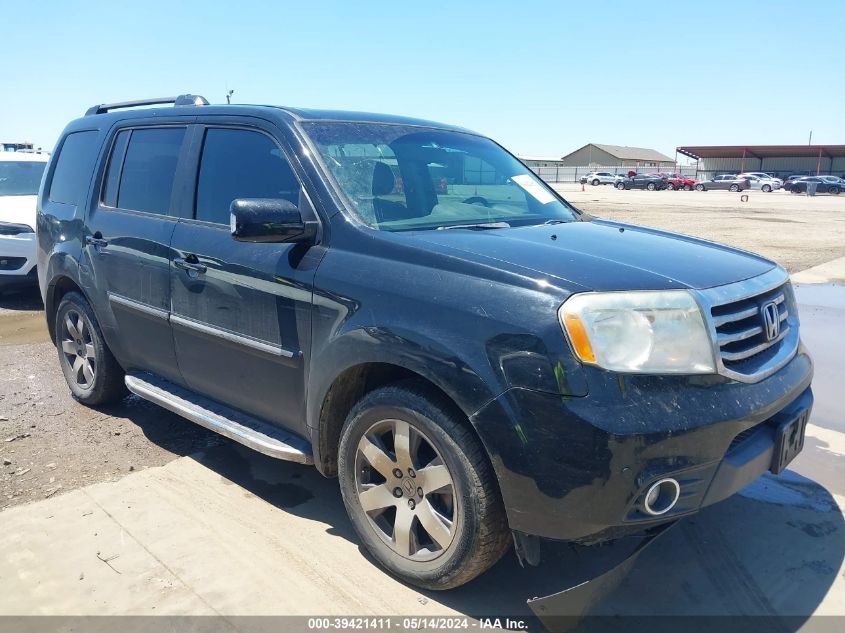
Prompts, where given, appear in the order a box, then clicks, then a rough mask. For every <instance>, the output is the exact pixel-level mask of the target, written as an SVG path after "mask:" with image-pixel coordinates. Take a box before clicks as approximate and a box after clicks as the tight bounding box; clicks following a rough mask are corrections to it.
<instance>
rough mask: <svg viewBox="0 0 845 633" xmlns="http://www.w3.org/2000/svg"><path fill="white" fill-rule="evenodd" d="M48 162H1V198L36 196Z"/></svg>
mask: <svg viewBox="0 0 845 633" xmlns="http://www.w3.org/2000/svg"><path fill="white" fill-rule="evenodd" d="M46 165H47V163H46V162H41V161H34V160H27V161H23V160H22V161H9V160H0V196H34V195H35V194H36V193H38V186H39V185H40V184H41V175H42V174H43V173H44V167H45V166H46Z"/></svg>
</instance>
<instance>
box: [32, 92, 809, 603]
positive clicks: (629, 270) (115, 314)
mask: <svg viewBox="0 0 845 633" xmlns="http://www.w3.org/2000/svg"><path fill="white" fill-rule="evenodd" d="M163 103H172V104H173V107H154V108H149V107H146V108H132V107H131V106H142V105H143V106H151V105H161V104H163ZM362 148H364V149H363V151H362ZM392 165H395V166H397V169H398V171H399V172H400V173H402V175H403V176H404V177H405V187H404V188H403V192H402V193H401V194H400V193H398V192H397V191H396V177H395V172H394V171H393V169H392ZM479 165H483V166H484V170H483V171H480V170H479V168H478V166H479ZM432 167H436V168H437V169H441V168H444V167H445V168H446V169H448V171H449V175H448V177H447V176H443V177H446V178H447V181H448V184H447V191H446V193H442V192H438V191H437V190H436V188H435V186H434V183H433V180H434V179H433V178H432V172H431V169H432ZM635 180H640V181H644V180H643V179H642V178H639V179H638V178H634V179H632V181H635ZM658 180H659V179H658ZM411 182H413V183H414V186H410V184H409V183H411ZM650 182H652V184H655V185H656V182H654V181H653V180H652V181H650ZM37 229H38V236H39V239H38V242H37V249H38V277H39V282H40V288H41V294H42V297H43V300H44V306H45V315H46V319H47V324H48V327H49V332H50V336H51V337H52V339H53V341H54V343H55V345H56V350H57V356H58V363H59V365H60V367H61V370H62V372H63V374H64V377H65V379H66V381H67V384H68V387H69V389H70V391H71V393H72V394H73V396H74V398H75V399H76V400H77V401H78V402H80V403H82V404H83V405H88V406H101V405H105V404H106V403H114V402H118V401H120V400H121V399H122V398H123V397H124V396H125V395H126V394H127V393H128V392H132V393H134V394H137V395H138V396H139V397H141V398H143V399H146V400H149V401H151V402H153V403H156V404H159V405H161V406H163V407H165V408H167V409H169V410H171V411H174V412H175V413H177V414H179V415H181V416H184V417H185V418H186V419H187V420H190V421H193V422H195V423H197V424H200V425H203V426H205V427H208V428H210V429H212V430H214V431H216V432H218V433H221V434H222V435H225V436H227V437H229V438H231V439H232V440H233V441H235V442H239V443H242V444H244V445H246V446H248V447H250V448H253V449H255V450H257V451H259V452H262V453H265V454H267V455H269V456H271V457H274V458H278V459H283V460H291V461H294V462H300V463H303V464H313V465H314V466H316V467H317V468H318V469H319V471H320V472H321V473H323V474H324V475H326V476H328V477H338V478H339V484H340V491H341V493H342V498H343V503H344V504H345V506H346V509H347V511H348V513H349V517H350V520H351V523H352V525H353V527H354V530H355V533H356V534H357V537H358V539H360V542H361V543H362V545H363V546H364V547H365V548H366V549H367V550H368V551H369V552H370V554H371V555H372V557H373V558H374V560H376V561H377V562H378V563H379V564H381V565H382V566H383V567H384V568H386V569H387V570H389V571H390V572H391V573H393V574H395V575H396V576H397V577H399V578H401V579H402V580H404V581H406V582H408V583H410V584H413V585H417V586H420V587H425V588H427V589H448V588H451V587H457V586H459V585H462V584H464V583H466V582H468V581H469V580H471V579H472V578H474V577H475V576H477V575H479V574H481V573H482V572H484V571H485V570H486V569H488V568H489V567H490V566H491V565H493V564H494V563H495V562H496V561H497V560H498V559H499V558H500V557H501V556H502V555H503V554H504V552H505V551H506V550H507V549H508V548H509V546H510V544H511V543H515V544H516V547H515V550H516V553H517V555H518V556H519V557H520V559H521V560H522V561H523V562H526V563H530V564H536V563H537V562H538V561H539V558H540V552H541V549H540V542H541V541H542V540H544V539H552V540H558V541H568V542H579V543H585V544H589V543H600V542H605V541H608V540H614V539H618V538H620V537H622V536H625V535H630V534H640V535H642V534H644V533H645V534H647V535H648V536H647V538H653V536H654V534H655V531H654V528H655V527H658V526H666V525H668V524H670V523H672V522H674V521H676V520H678V519H679V518H681V517H684V516H689V515H691V514H695V513H696V512H697V511H698V510H699V509H700V508H702V507H705V506H709V505H710V504H713V503H716V502H717V501H720V500H722V499H725V498H726V497H729V496H730V495H732V494H734V493H735V492H736V491H737V490H739V489H740V488H742V487H744V486H745V485H747V484H748V482H750V481H752V480H754V479H755V478H757V477H758V476H760V475H762V474H763V473H765V472H768V471H771V472H773V473H780V472H781V471H783V470H784V468H786V467H787V465H788V464H789V463H790V461H791V460H792V459H793V458H794V457H795V455H796V454H797V453H798V452H799V451H800V450H801V448H802V446H803V439H804V429H805V426H806V423H807V418H808V416H809V412H810V408H811V405H812V392H811V389H810V382H811V378H812V374H813V365H812V362H811V360H810V357H809V356H808V354H807V351H806V349H805V348H804V347H803V346H802V345H801V344H800V336H799V320H798V313H797V304H796V301H795V297H794V294H793V291H792V287H791V285H790V281H789V275H788V274H787V272H786V270H784V269H783V268H782V267H780V266H778V265H777V264H775V263H774V262H772V261H770V260H767V259H765V258H763V257H760V256H758V255H754V254H752V253H748V252H745V251H740V250H737V249H734V248H731V247H728V246H716V245H713V244H712V243H710V242H707V241H704V240H699V239H696V238H693V237H689V236H676V235H673V234H671V233H667V232H665V231H658V230H656V229H649V228H644V227H638V226H635V225H630V224H623V223H618V222H611V221H607V220H600V219H596V218H593V217H591V216H588V215H586V214H583V213H582V212H580V211H578V210H577V209H575V208H574V207H572V206H570V205H569V204H568V203H567V202H566V201H565V200H564V199H563V198H561V197H560V196H559V194H558V193H556V192H555V190H553V189H551V188H550V187H549V186H547V185H546V184H545V183H544V182H543V181H542V180H541V179H540V178H538V177H537V176H536V175H535V174H534V173H533V172H531V170H530V169H528V168H527V167H526V166H524V165H523V164H522V163H521V162H520V161H519V160H517V159H516V158H515V157H514V156H513V155H511V154H509V153H508V152H507V151H505V150H504V149H502V148H501V147H500V146H499V145H498V144H496V143H495V142H493V141H491V140H489V139H487V138H485V137H483V136H480V135H477V134H474V133H470V132H467V131H465V130H463V129H461V128H457V127H452V126H449V125H443V124H434V123H429V122H425V121H420V120H418V119H410V118H404V117H394V116H383V115H377V114H361V113H349V112H332V111H325V110H304V109H291V108H282V107H270V106H245V105H214V106H211V105H207V101H205V100H204V99H202V98H201V97H198V96H195V95H184V96H181V97H177V98H176V99H172V100H156V99H146V100H140V101H137V102H130V103H121V104H114V105H97V106H93V107H92V108H90V109H89V110H88V113H87V115H86V116H84V117H82V118H79V119H77V120H75V121H72V122H71V123H69V124H68V126H67V127H66V128H65V130H64V131H63V133H62V134H61V137H60V139H59V142H58V145H57V149H56V152H55V154H54V155H53V156H52V158H51V159H50V165H49V167H48V169H47V175H46V177H45V179H44V184H43V186H42V188H41V193H40V195H39V199H38V226H37ZM93 450H95V449H94V447H92V451H93ZM197 494H202V491H197ZM324 502H325V503H334V502H335V498H334V496H332V497H331V498H330V499H327V500H325V501H324ZM770 519H773V517H770ZM303 555H305V556H307V553H305V554H303ZM676 562H677V563H678V564H683V562H682V561H676ZM602 582H606V581H602ZM611 584H612V583H611ZM556 599H557V598H555V597H550V598H546V599H541V600H537V601H532V602H531V607H532V608H535V609H542V608H545V607H543V605H544V604H548V601H550V600H551V601H554V600H556Z"/></svg>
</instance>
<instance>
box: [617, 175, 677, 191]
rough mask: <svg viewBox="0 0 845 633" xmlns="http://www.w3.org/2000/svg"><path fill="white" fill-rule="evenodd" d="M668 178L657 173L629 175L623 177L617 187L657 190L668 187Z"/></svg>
mask: <svg viewBox="0 0 845 633" xmlns="http://www.w3.org/2000/svg"><path fill="white" fill-rule="evenodd" d="M666 184H667V182H666V179H665V178H663V177H662V176H658V175H656V174H647V175H646V174H637V175H636V176H629V177H627V178H622V179H620V180H619V182H617V183H616V188H617V189H619V190H620V191H621V190H622V189H648V190H649V191H656V190H659V189H665V188H666Z"/></svg>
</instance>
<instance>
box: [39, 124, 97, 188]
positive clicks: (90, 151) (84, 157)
mask: <svg viewBox="0 0 845 633" xmlns="http://www.w3.org/2000/svg"><path fill="white" fill-rule="evenodd" d="M96 151H97V132H96V131H95V130H88V131H85V132H73V133H72V134H68V135H67V136H66V137H65V141H64V143H62V148H61V150H59V157H58V158H57V159H56V168H55V169H54V170H53V179H52V181H51V183H50V195H49V196H48V197H49V199H50V201H51V202H59V203H64V204H74V205H78V204H79V203H80V202H82V197H83V196H84V195H85V193H86V192H87V189H88V184H89V183H90V182H91V170H92V169H93V167H94V159H95V158H96V156H95V153H96Z"/></svg>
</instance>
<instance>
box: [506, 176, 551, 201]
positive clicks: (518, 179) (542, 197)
mask: <svg viewBox="0 0 845 633" xmlns="http://www.w3.org/2000/svg"><path fill="white" fill-rule="evenodd" d="M511 180H513V181H514V182H515V183H516V184H518V185H519V186H520V187H522V188H523V189H525V191H526V192H528V193H530V194H531V196H532V197H534V198H535V199H536V200H537V202H539V203H540V204H549V203H550V202H554V201H555V197H554V196H553V195H552V194H551V193H549V192H548V191H546V189H545V188H544V187H543V186H542V185H541V184H540V183H539V182H537V181H536V180H534V178H532V177H531V176H530V175H529V174H521V175H519V176H511Z"/></svg>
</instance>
